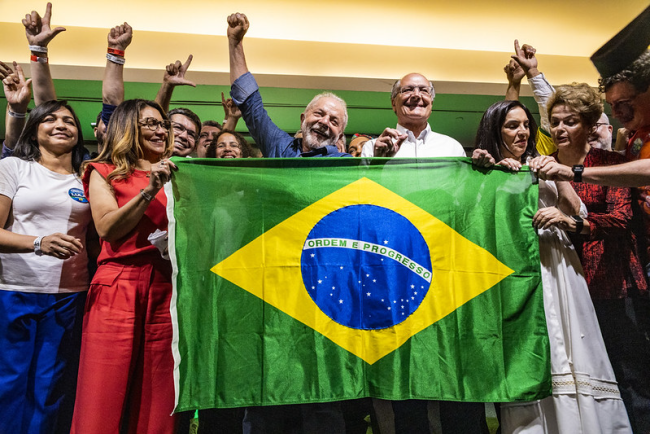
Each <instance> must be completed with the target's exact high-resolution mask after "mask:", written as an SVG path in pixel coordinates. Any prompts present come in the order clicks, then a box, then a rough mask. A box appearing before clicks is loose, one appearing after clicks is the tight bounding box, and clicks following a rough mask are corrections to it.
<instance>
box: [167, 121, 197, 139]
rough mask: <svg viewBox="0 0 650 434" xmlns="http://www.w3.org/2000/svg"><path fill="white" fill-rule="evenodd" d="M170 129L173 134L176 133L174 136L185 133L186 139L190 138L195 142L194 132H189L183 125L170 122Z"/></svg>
mask: <svg viewBox="0 0 650 434" xmlns="http://www.w3.org/2000/svg"><path fill="white" fill-rule="evenodd" d="M172 127H173V128H174V133H176V135H178V136H180V135H181V134H183V133H187V137H189V138H191V139H192V140H196V132H194V131H190V130H188V129H187V128H185V127H184V126H183V125H181V124H177V123H176V122H172Z"/></svg>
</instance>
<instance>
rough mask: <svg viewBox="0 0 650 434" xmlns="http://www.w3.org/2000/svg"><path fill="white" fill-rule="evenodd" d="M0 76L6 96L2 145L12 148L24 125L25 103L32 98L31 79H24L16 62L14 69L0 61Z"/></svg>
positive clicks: (21, 70)
mask: <svg viewBox="0 0 650 434" xmlns="http://www.w3.org/2000/svg"><path fill="white" fill-rule="evenodd" d="M0 77H2V85H3V87H4V91H5V98H7V117H6V122H5V128H6V132H5V140H4V147H5V148H6V149H12V150H13V149H14V147H15V146H16V143H17V142H18V138H19V137H20V133H21V132H22V131H23V127H24V126H25V120H26V117H27V105H28V104H29V100H30V99H31V98H32V88H31V86H32V80H31V79H29V80H25V74H24V73H23V68H21V67H20V65H18V64H17V63H16V62H14V70H12V69H11V68H10V67H9V66H8V65H6V64H4V63H2V62H0Z"/></svg>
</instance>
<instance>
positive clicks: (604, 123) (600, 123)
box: [596, 122, 609, 129]
mask: <svg viewBox="0 0 650 434" xmlns="http://www.w3.org/2000/svg"><path fill="white" fill-rule="evenodd" d="M603 125H608V126H609V124H608V123H607V122H596V129H598V128H600V127H602V126H603Z"/></svg>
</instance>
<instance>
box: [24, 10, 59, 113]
mask: <svg viewBox="0 0 650 434" xmlns="http://www.w3.org/2000/svg"><path fill="white" fill-rule="evenodd" d="M51 18H52V3H48V4H47V6H46V8H45V15H43V18H41V16H40V15H39V14H38V12H36V11H32V13H31V14H27V15H25V19H23V25H24V26H25V34H26V35H27V42H28V43H29V49H30V50H31V52H32V56H31V73H32V80H33V86H34V103H35V104H36V105H39V104H41V103H42V102H45V101H50V100H53V99H56V92H55V91H54V82H53V81H52V74H50V65H49V63H48V57H47V45H48V44H49V43H50V41H51V40H52V39H54V37H55V36H56V35H58V34H59V33H61V32H63V31H65V28H64V27H56V28H54V29H52V28H51V27H50V19H51Z"/></svg>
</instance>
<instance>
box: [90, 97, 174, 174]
mask: <svg viewBox="0 0 650 434" xmlns="http://www.w3.org/2000/svg"><path fill="white" fill-rule="evenodd" d="M146 107H152V108H154V109H156V110H158V112H159V113H160V115H161V116H162V118H163V119H164V120H167V121H168V120H169V118H168V117H167V115H166V114H165V112H164V110H163V109H162V107H160V105H159V104H158V103H157V102H155V101H147V100H144V99H132V100H128V101H124V102H123V103H122V104H120V105H119V106H118V107H117V108H116V109H115V111H114V112H113V114H112V115H111V120H110V122H109V123H108V128H107V130H106V136H105V137H104V148H103V149H102V152H101V154H99V155H98V156H97V158H95V159H93V160H91V161H90V162H91V163H94V162H102V163H111V164H113V165H115V170H113V171H112V172H111V173H110V174H109V175H108V177H107V181H109V182H110V181H112V180H114V179H124V178H127V177H128V176H129V175H131V174H132V173H133V171H134V170H135V168H136V165H137V163H138V160H139V159H141V158H144V152H143V150H142V145H141V144H140V141H141V133H140V124H139V123H138V121H139V120H140V116H141V113H142V110H144V108H146ZM173 151H174V136H173V133H172V131H171V130H170V131H169V133H168V134H167V139H166V143H165V152H164V153H163V155H162V157H161V158H167V157H170V156H171V155H172V152H173Z"/></svg>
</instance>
